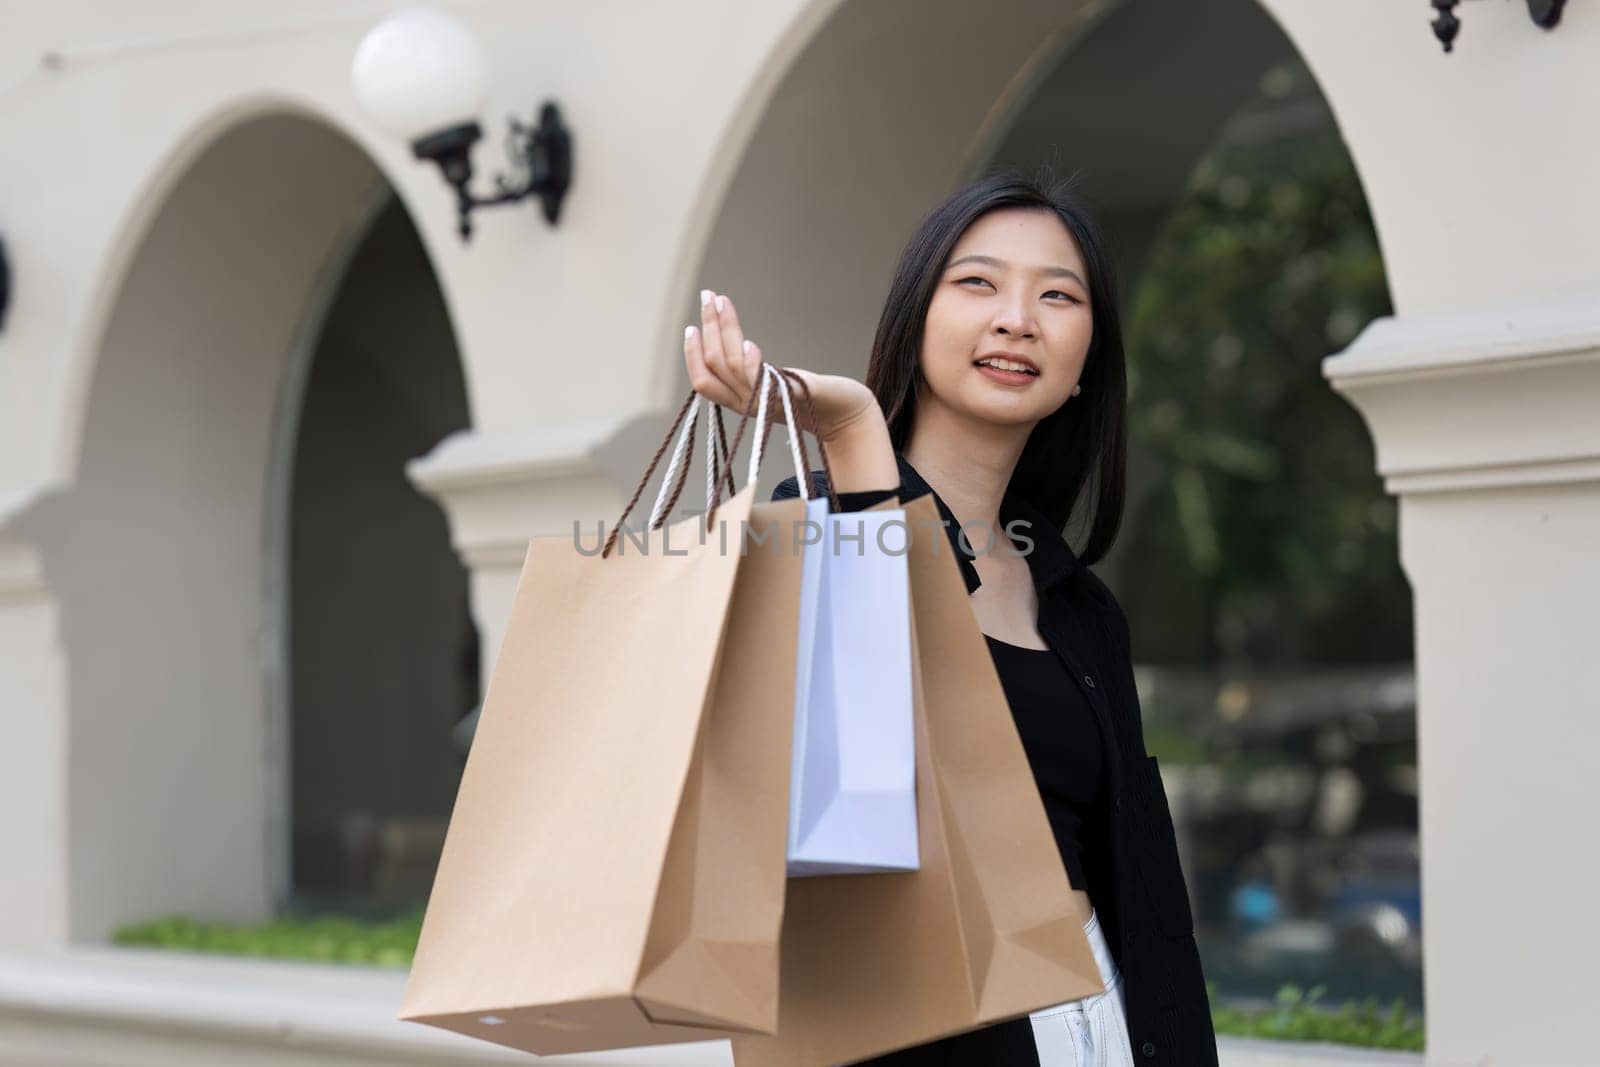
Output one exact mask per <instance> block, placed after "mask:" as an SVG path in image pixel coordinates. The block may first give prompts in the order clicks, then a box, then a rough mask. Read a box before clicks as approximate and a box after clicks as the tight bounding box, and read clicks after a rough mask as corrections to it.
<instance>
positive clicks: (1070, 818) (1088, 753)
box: [984, 634, 1108, 897]
mask: <svg viewBox="0 0 1600 1067" xmlns="http://www.w3.org/2000/svg"><path fill="white" fill-rule="evenodd" d="M984 638H985V640H986V641H987V642H988V645H989V655H990V656H991V657H992V658H993V659H994V665H995V670H996V672H997V673H998V674H999V675H1000V685H1001V687H1002V688H1003V689H1004V690H1005V693H1006V700H1007V702H1008V703H1009V704H1010V705H1011V717H1012V718H1013V719H1014V720H1015V721H1016V724H1017V734H1018V735H1019V736H1020V737H1021V738H1022V747H1023V750H1024V751H1025V752H1027V754H1028V764H1029V766H1030V767H1031V768H1032V770H1033V778H1034V781H1035V782H1036V783H1038V786H1039V795H1040V797H1041V798H1042V799H1043V800H1044V810H1045V814H1046V815H1047V816H1049V819H1050V829H1051V830H1052V831H1053V832H1054V833H1055V838H1056V847H1057V848H1058V849H1059V850H1060V852H1061V861H1062V863H1063V864H1065V865H1066V868H1067V877H1068V879H1069V880H1070V881H1071V882H1072V886H1073V888H1074V889H1082V890H1085V891H1087V890H1088V888H1089V880H1088V878H1087V877H1085V874H1084V857H1085V855H1088V856H1089V857H1090V858H1091V861H1093V860H1096V859H1101V858H1102V857H1103V856H1104V855H1105V852H1104V851H1103V845H1104V844H1105V843H1107V842H1106V841H1105V839H1106V837H1107V836H1108V835H1107V831H1108V826H1107V818H1106V816H1107V813H1106V810H1105V798H1104V792H1105V786H1104V778H1105V754H1104V750H1103V742H1102V740H1101V736H1100V724H1099V723H1098V722H1097V721H1096V719H1095V716H1094V711H1093V709H1091V708H1090V707H1089V705H1088V703H1087V702H1086V701H1085V700H1084V699H1083V694H1082V693H1081V692H1079V690H1078V687H1077V685H1076V683H1074V682H1073V680H1072V678H1071V676H1070V675H1068V674H1067V670H1066V668H1065V667H1064V666H1063V665H1062V663H1061V660H1060V659H1058V658H1057V657H1056V654H1055V653H1054V652H1052V651H1050V650H1049V649H1048V648H1039V649H1034V648H1023V647H1022V646H1020V645H1013V644H1008V643H1006V642H1005V641H1001V640H999V639H998V638H995V637H990V636H989V635H988V634H984ZM1097 873H1100V874H1104V873H1106V872H1104V871H1100V872H1097ZM1091 897H1092V894H1091Z"/></svg>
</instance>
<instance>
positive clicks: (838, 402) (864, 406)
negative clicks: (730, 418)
mask: <svg viewBox="0 0 1600 1067" xmlns="http://www.w3.org/2000/svg"><path fill="white" fill-rule="evenodd" d="M683 358H684V362H685V363H686V364H687V365H688V368H689V384H690V385H691V386H693V388H694V391H695V392H697V393H699V394H700V395H701V396H703V397H705V398H706V399H707V400H710V401H712V402H713V403H716V404H721V405H722V406H723V407H725V408H729V409H731V410H732V411H734V412H738V413H742V412H743V411H744V410H745V408H746V406H747V405H748V404H749V402H750V395H751V393H752V392H754V390H755V388H756V378H757V376H758V375H759V374H760V372H761V363H762V356H761V346H760V345H757V344H756V343H755V342H754V341H751V340H749V339H748V338H746V337H745V335H744V328H743V327H742V326H741V325H740V324H739V313H738V311H736V310H735V309H734V306H733V301H732V300H730V299H729V298H728V297H727V296H726V295H723V294H719V293H714V292H712V291H711V290H710V289H702V290H701V291H700V325H699V326H698V327H695V326H690V327H689V328H688V329H686V330H684V332H683ZM785 369H787V370H789V371H790V372H791V373H793V374H794V375H795V376H796V377H798V378H800V379H801V380H802V381H804V382H805V384H806V385H807V386H808V387H809V388H810V391H811V408H812V409H813V410H815V412H816V419H817V425H815V426H812V425H810V423H809V412H808V410H807V408H806V406H805V404H804V403H800V402H799V397H798V396H797V397H796V398H795V399H796V404H795V418H796V419H798V420H801V421H800V425H801V428H802V429H805V430H810V431H811V432H812V433H814V434H816V435H817V436H818V437H819V438H821V439H822V440H823V441H831V440H833V439H834V438H836V437H838V436H839V434H840V433H841V432H842V431H843V430H845V429H846V428H848V427H849V426H851V425H853V424H854V423H856V422H857V421H858V420H860V419H861V418H863V417H866V416H869V415H870V414H871V413H872V412H878V411H879V408H878V403H877V400H876V399H875V398H874V397H873V395H872V391H871V390H869V389H868V388H867V387H866V386H865V385H863V384H862V383H860V382H858V381H856V380H855V379H853V378H846V377H842V376H839V375H833V374H815V373H813V372H811V371H807V370H800V369H799V368H797V367H789V368H785ZM793 391H794V392H798V390H793ZM767 419H768V421H769V422H770V421H775V420H777V421H781V420H782V419H783V409H782V407H781V406H780V405H779V404H778V403H777V402H776V397H769V398H768V402H767Z"/></svg>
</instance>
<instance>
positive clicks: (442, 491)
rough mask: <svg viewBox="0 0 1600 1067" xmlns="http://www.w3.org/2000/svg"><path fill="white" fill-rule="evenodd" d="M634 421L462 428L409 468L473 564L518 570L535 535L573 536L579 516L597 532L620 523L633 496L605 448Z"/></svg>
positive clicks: (628, 418) (621, 418)
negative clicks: (600, 523) (628, 495)
mask: <svg viewBox="0 0 1600 1067" xmlns="http://www.w3.org/2000/svg"><path fill="white" fill-rule="evenodd" d="M634 421H636V420H634V419H633V417H632V416H631V415H624V416H618V417H615V418H609V419H597V420H589V421H582V422H566V423H557V424H551V425H546V426H541V427H537V428H534V429H529V430H519V431H514V432H491V433H486V432H482V431H478V430H462V431H460V432H458V433H455V434H452V435H451V436H449V437H447V438H445V439H444V440H443V441H442V442H440V443H439V445H438V446H437V447H435V448H434V449H433V451H431V452H429V453H428V454H427V455H426V456H422V457H421V458H419V459H414V460H412V461H411V462H410V463H409V464H407V465H406V474H407V476H408V477H409V478H410V479H411V482H412V484H413V485H415V486H416V487H417V488H418V489H419V490H420V491H422V492H424V493H426V494H427V495H428V496H430V497H432V498H434V499H435V500H437V501H438V502H439V504H440V506H441V507H443V508H444V510H445V513H446V514H447V515H448V517H449V520H450V532H451V540H452V542H453V543H454V545H455V547H456V550H457V551H458V552H460V553H461V556H462V559H463V560H464V562H465V563H466V564H467V566H469V567H472V568H474V569H479V568H485V567H487V568H512V569H515V568H520V567H521V566H522V561H523V558H524V556H525V555H526V554H527V547H528V541H529V540H530V539H531V538H535V537H549V536H555V535H559V534H570V533H571V531H572V524H573V521H574V520H578V521H580V522H582V523H583V524H584V527H585V529H588V530H591V531H592V529H593V524H594V523H596V522H598V521H601V520H603V521H604V522H605V523H606V524H607V525H608V526H609V525H610V524H611V523H612V522H614V521H615V519H616V516H617V513H618V512H619V511H621V510H622V505H623V504H624V503H626V502H627V498H626V496H624V495H623V490H622V489H621V488H620V487H619V485H618V482H617V480H616V478H615V477H614V472H612V471H610V470H608V465H607V463H606V462H605V460H604V459H603V458H602V456H601V455H600V453H601V451H602V450H603V448H604V446H606V445H607V444H608V443H609V442H611V441H612V440H613V439H615V438H616V437H617V436H618V435H619V434H620V433H622V432H623V431H624V430H625V429H626V428H627V427H628V426H629V425H630V424H631V423H633V422H634Z"/></svg>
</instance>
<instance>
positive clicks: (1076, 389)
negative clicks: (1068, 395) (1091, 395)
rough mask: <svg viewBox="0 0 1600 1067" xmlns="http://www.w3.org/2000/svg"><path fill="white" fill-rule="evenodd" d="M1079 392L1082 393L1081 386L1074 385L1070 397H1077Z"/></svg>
mask: <svg viewBox="0 0 1600 1067" xmlns="http://www.w3.org/2000/svg"><path fill="white" fill-rule="evenodd" d="M1081 392H1083V386H1081V385H1074V386H1073V387H1072V395H1073V396H1077V395H1078V394H1079V393H1081Z"/></svg>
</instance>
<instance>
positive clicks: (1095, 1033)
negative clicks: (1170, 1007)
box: [1028, 910, 1134, 1067]
mask: <svg viewBox="0 0 1600 1067" xmlns="http://www.w3.org/2000/svg"><path fill="white" fill-rule="evenodd" d="M1083 932H1084V933H1085V934H1087V935H1088V937H1089V947H1090V948H1091V949H1093V950H1094V962H1095V964H1096V965H1097V966H1098V967H1099V968H1100V981H1101V982H1102V983H1103V984H1104V985H1105V987H1106V991H1105V992H1104V993H1096V994H1094V995H1093V996H1088V997H1084V998H1083V999H1082V1000H1074V1001H1071V1002H1069V1003H1066V1004H1057V1005H1056V1006H1055V1007H1053V1008H1041V1009H1040V1010H1039V1011H1036V1012H1034V1013H1033V1014H1032V1015H1030V1016H1029V1017H1028V1018H1029V1021H1030V1022H1032V1023H1033V1043H1034V1045H1035V1046H1036V1047H1037V1048H1038V1050H1039V1065H1040V1067H1134V1062H1133V1049H1132V1048H1130V1047H1129V1046H1128V1023H1127V1019H1126V1018H1125V1017H1124V1015H1123V1004H1122V975H1121V974H1119V973H1118V972H1117V965H1116V963H1115V961H1113V960H1112V958H1111V947H1110V946H1109V945H1107V944H1106V935H1105V934H1104V933H1103V932H1102V931H1101V929H1100V917H1099V916H1098V915H1096V914H1095V913H1094V911H1093V910H1091V911H1090V912H1089V921H1088V922H1086V923H1084V924H1083Z"/></svg>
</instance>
